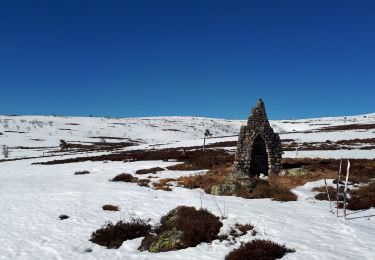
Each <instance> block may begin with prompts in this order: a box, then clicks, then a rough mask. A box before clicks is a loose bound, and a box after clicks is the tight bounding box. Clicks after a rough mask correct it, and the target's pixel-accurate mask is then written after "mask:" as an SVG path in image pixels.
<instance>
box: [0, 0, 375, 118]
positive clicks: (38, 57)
mask: <svg viewBox="0 0 375 260" xmlns="http://www.w3.org/2000/svg"><path fill="white" fill-rule="evenodd" d="M0 90H1V91H0V97H1V102H0V114H52V113H54V114H58V115H96V116H106V115H109V116H114V117H132V116H156V115H197V116H209V117H222V118H246V117H247V116H248V114H249V111H250V109H251V107H252V106H254V105H255V104H256V102H257V99H258V97H262V98H263V100H264V101H265V104H266V107H267V109H268V115H269V117H270V118H271V119H285V118H304V117H316V116H331V115H353V114H360V113H369V112H375V105H374V104H375V1H364V0H361V1H354V0H353V1H338V0H337V1H328V0H322V1H319V0H317V1H300V0H298V1H297V0H296V1H289V0H285V1H282V0H278V1H267V0H262V1H261V0H259V1H235V0H232V1H220V0H215V1H204V0H199V1H194V0H189V1H188V0H169V1H167V0H149V1H143V0H133V1H93V0H89V1H79V0H74V1H73V0H72V1H68V0H66V1H57V0H56V1H55V0H45V1H37V0H35V1H33V0H27V1H17V0H4V1H1V2H0Z"/></svg>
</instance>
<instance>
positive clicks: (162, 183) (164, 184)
mask: <svg viewBox="0 0 375 260" xmlns="http://www.w3.org/2000/svg"><path fill="white" fill-rule="evenodd" d="M171 181H176V179H172V178H165V179H160V180H159V182H157V183H154V189H155V190H164V191H172V189H171V188H170V186H172V185H171V184H169V183H168V182H171Z"/></svg>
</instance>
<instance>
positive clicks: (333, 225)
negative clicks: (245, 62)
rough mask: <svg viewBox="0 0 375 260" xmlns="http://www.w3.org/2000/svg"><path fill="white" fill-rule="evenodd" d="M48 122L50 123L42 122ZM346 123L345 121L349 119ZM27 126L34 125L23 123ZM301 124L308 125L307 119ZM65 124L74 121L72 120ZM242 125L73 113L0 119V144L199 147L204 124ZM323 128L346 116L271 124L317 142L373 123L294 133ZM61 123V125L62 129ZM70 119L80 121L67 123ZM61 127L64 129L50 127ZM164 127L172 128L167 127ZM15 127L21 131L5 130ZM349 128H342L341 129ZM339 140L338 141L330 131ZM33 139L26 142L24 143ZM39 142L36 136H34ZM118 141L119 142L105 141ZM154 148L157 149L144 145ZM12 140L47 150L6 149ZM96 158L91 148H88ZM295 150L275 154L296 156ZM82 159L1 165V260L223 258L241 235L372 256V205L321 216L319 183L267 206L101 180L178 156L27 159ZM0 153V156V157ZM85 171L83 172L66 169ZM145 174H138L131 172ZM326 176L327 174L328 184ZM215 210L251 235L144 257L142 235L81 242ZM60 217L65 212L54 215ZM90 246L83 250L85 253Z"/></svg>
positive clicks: (324, 205) (362, 154)
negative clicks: (135, 223) (187, 211)
mask: <svg viewBox="0 0 375 260" xmlns="http://www.w3.org/2000/svg"><path fill="white" fill-rule="evenodd" d="M374 119H375V114H369V115H365V117H364V116H357V117H347V118H346V121H347V122H346V123H347V124H349V123H353V122H355V123H356V124H368V123H374ZM50 121H52V123H49V122H50ZM352 121H353V122H352ZM32 122H34V123H32ZM306 122H307V123H306ZM72 123H73V125H71V124H72ZM244 123H245V121H239V120H221V119H209V118H194V117H162V118H135V119H106V118H89V117H88V118H84V117H81V118H74V117H47V116H17V117H9V116H0V132H1V133H3V135H0V142H1V143H0V145H8V146H10V147H11V148H12V149H11V157H10V158H16V157H24V156H28V157H31V156H41V155H43V153H45V152H47V151H57V150H58V147H57V146H58V143H59V140H60V139H65V140H67V141H83V142H92V141H95V140H96V141H98V140H97V139H94V138H92V137H98V136H106V137H108V136H110V137H122V138H130V139H137V140H140V141H142V143H141V144H140V145H139V146H137V147H129V148H126V149H140V148H152V147H156V148H158V149H160V148H165V147H183V146H196V145H201V144H202V139H201V138H202V136H203V132H204V130H205V129H206V128H208V129H210V130H211V131H212V132H213V133H214V136H231V135H236V134H237V133H238V130H239V127H240V126H241V125H242V124H244ZM318 123H319V124H329V126H333V125H340V124H345V119H344V118H343V117H340V118H320V119H303V120H294V121H291V120H284V121H272V124H273V125H274V126H275V129H276V130H277V131H278V132H280V133H281V138H289V136H291V135H294V137H295V138H297V139H299V140H301V141H305V140H314V141H315V140H324V139H325V138H327V139H330V140H335V138H344V139H340V140H347V139H352V138H365V137H364V136H366V138H374V137H375V133H374V131H375V130H374V129H370V130H367V131H365V132H364V134H363V135H362V132H361V133H358V135H357V134H356V133H354V132H351V131H342V132H329V133H324V134H327V135H326V136H323V133H320V132H318V133H309V134H297V133H292V132H293V129H294V130H296V131H306V130H312V129H317V128H321V127H322V125H311V124H318ZM67 124H70V125H67ZM74 124H79V125H74ZM63 128H69V129H71V130H59V129H63ZM166 129H177V130H179V131H170V130H166ZM6 131H18V132H27V133H13V132H6ZM347 132H348V133H347ZM338 136H339V137H338ZM32 139H34V140H32ZM36 139H39V141H35V140H36ZM236 139H237V137H236V136H233V137H224V138H217V139H210V140H208V141H207V143H211V142H219V141H233V140H236ZM110 141H111V142H121V141H126V140H110ZM156 144H160V145H159V146H152V145H156ZM17 146H24V147H25V146H29V147H48V148H37V149H15V147H17ZM92 154H102V153H98V152H93V153H89V154H87V155H92ZM293 154H295V152H286V153H285V154H284V156H286V157H289V156H291V157H295V156H294V155H293ZM76 156H81V155H68V156H61V155H58V154H57V153H56V156H54V157H44V158H35V159H24V160H17V161H5V162H0V212H1V213H0V214H1V217H0V227H1V228H0V259H38V260H39V259H72V260H79V259H174V260H178V259H224V257H225V255H226V254H228V253H229V252H230V251H231V250H233V249H234V248H237V247H238V246H239V245H240V242H241V241H250V240H252V239H254V238H258V239H271V240H272V241H275V242H278V243H281V244H286V246H287V247H289V248H294V249H295V250H296V252H295V253H290V254H287V255H286V256H285V257H284V258H283V259H319V260H321V259H374V256H375V254H374V248H375V239H374V238H375V237H374V234H375V218H374V217H375V209H374V208H372V209H370V210H366V211H359V212H349V219H348V220H347V221H345V220H344V219H343V218H342V217H339V218H337V217H336V216H335V215H333V214H332V213H330V212H329V205H328V202H326V201H317V200H315V199H314V193H313V192H312V191H311V189H312V188H313V187H315V186H321V185H322V182H321V181H318V182H312V183H307V184H306V185H304V186H302V187H297V188H295V189H294V190H293V192H295V193H296V194H297V195H298V201H295V202H284V203H281V202H276V201H271V200H270V199H254V200H246V199H242V198H238V197H229V196H222V197H218V196H212V195H209V194H206V193H204V192H203V191H202V190H200V189H193V190H190V189H185V188H181V187H172V189H173V191H171V192H168V191H162V190H153V189H151V188H147V187H140V186H138V185H136V184H134V183H122V182H121V183H116V182H110V181H109V179H112V178H113V177H114V176H116V175H118V174H120V173H124V172H125V173H130V174H135V171H136V170H138V169H145V168H151V167H156V166H158V167H162V168H166V167H168V166H170V165H174V164H176V163H177V162H162V161H138V162H107V163H105V162H92V161H87V162H80V163H69V164H58V165H32V163H33V162H40V161H48V160H52V159H60V158H68V157H76ZM299 156H300V157H302V156H309V157H333V158H339V157H341V156H343V157H349V158H369V159H373V158H375V154H374V150H360V149H357V150H347V151H345V150H342V151H340V150H338V151H299ZM0 159H2V158H0ZM79 170H88V171H90V172H91V173H90V174H88V175H74V172H76V171H79ZM201 173H202V171H171V170H165V171H161V172H158V173H157V174H155V175H153V176H156V177H158V178H155V179H151V180H152V181H158V179H159V178H178V177H180V176H183V175H190V174H201ZM137 177H141V178H142V177H143V178H146V177H147V175H144V176H137ZM329 181H331V180H329ZM201 203H202V205H203V207H204V208H207V209H208V210H209V211H211V212H213V213H214V214H216V215H217V216H220V211H219V209H218V207H220V208H224V207H228V218H227V219H225V220H223V223H224V226H223V228H222V231H221V232H222V233H225V231H226V230H228V229H229V226H230V225H234V224H235V223H242V224H246V223H251V224H253V225H255V228H256V230H257V231H258V234H257V236H256V237H252V236H251V235H245V236H243V237H241V238H240V239H239V240H238V241H237V242H236V243H235V244H234V245H231V244H229V243H228V242H226V241H223V242H220V241H218V240H216V241H214V242H213V243H211V244H207V243H202V244H200V245H198V246H197V247H193V248H188V249H184V250H179V251H172V252H166V253H158V254H152V253H148V252H139V251H138V250H137V248H138V246H139V245H140V243H141V240H142V239H141V238H139V239H134V240H131V241H125V242H124V243H123V245H122V246H121V247H120V248H119V249H106V248H104V247H101V246H98V245H96V244H93V243H91V242H90V241H89V239H90V235H91V233H92V232H93V231H95V230H96V229H98V228H99V227H100V226H102V225H103V224H105V222H106V221H108V220H110V221H113V222H117V221H118V220H120V219H130V218H131V217H140V218H142V219H148V218H150V219H151V223H153V224H155V223H157V222H158V221H159V220H160V217H161V216H163V215H165V214H166V213H167V212H168V211H169V210H171V209H173V208H174V207H176V206H180V205H188V206H190V205H191V206H195V207H197V208H199V207H200V205H201ZM104 204H113V205H119V206H120V209H121V211H120V212H108V211H103V210H102V206H103V205H104ZM61 214H66V215H69V216H70V218H69V219H66V220H60V219H59V218H58V217H59V215H61ZM87 249H92V250H93V251H92V252H85V250H87Z"/></svg>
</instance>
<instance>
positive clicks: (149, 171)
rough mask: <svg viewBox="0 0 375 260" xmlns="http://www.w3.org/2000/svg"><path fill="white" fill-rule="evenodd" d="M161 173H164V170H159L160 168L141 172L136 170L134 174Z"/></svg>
mask: <svg viewBox="0 0 375 260" xmlns="http://www.w3.org/2000/svg"><path fill="white" fill-rule="evenodd" d="M161 171H165V169H163V168H160V167H153V168H150V169H141V170H138V171H136V172H135V174H140V175H141V174H149V173H151V174H155V173H156V172H161Z"/></svg>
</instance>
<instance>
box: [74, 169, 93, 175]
mask: <svg viewBox="0 0 375 260" xmlns="http://www.w3.org/2000/svg"><path fill="white" fill-rule="evenodd" d="M85 174H90V172H89V171H86V170H84V171H76V172H75V173H74V175H85Z"/></svg>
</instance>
